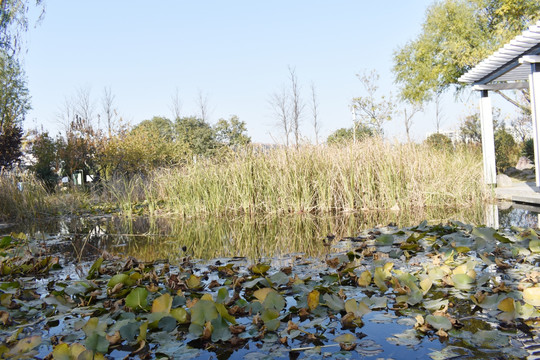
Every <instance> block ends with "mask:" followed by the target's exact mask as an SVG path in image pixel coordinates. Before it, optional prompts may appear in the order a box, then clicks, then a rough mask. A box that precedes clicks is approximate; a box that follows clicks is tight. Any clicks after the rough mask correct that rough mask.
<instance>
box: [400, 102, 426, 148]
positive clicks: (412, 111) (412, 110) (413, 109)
mask: <svg viewBox="0 0 540 360" xmlns="http://www.w3.org/2000/svg"><path fill="white" fill-rule="evenodd" d="M407 110H408V111H407ZM420 111H422V107H421V106H420V105H418V104H414V105H412V106H410V107H409V108H407V107H404V108H403V123H404V125H405V133H406V134H407V141H408V142H411V127H412V124H413V116H414V115H416V113H418V112H420Z"/></svg>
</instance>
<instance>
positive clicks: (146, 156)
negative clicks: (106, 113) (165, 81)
mask: <svg viewBox="0 0 540 360" xmlns="http://www.w3.org/2000/svg"><path fill="white" fill-rule="evenodd" d="M250 142H251V139H250V137H249V136H248V135H247V131H246V124H245V122H243V121H240V119H239V118H238V117H237V116H231V117H230V118H229V119H220V120H219V121H218V122H217V123H216V124H214V125H210V124H209V123H208V122H206V121H204V120H203V119H200V118H198V117H196V116H189V117H178V118H176V119H174V120H170V119H168V118H165V117H159V116H156V117H153V118H152V119H150V120H145V121H143V122H141V123H139V124H137V125H136V126H129V125H122V124H120V125H119V126H118V127H117V128H116V129H114V130H113V131H111V129H110V128H109V131H108V133H106V132H105V131H103V130H101V129H100V128H99V127H97V126H95V125H93V124H92V122H91V121H89V120H88V119H86V118H84V117H82V116H81V115H79V114H76V115H75V116H74V117H73V119H72V120H71V121H70V122H69V124H68V126H67V129H66V132H65V134H64V135H63V136H60V135H58V136H56V137H53V136H51V135H50V134H49V133H48V132H47V131H41V132H40V131H37V130H33V131H31V132H30V134H29V136H28V137H27V142H26V152H27V153H28V154H29V155H31V159H30V162H31V163H32V164H31V165H30V166H29V168H30V169H31V170H32V171H34V172H35V173H36V175H37V176H38V177H39V178H40V179H42V180H43V181H44V182H45V183H46V184H47V185H48V187H49V188H51V189H52V188H54V186H55V184H57V183H58V181H59V178H60V177H63V176H67V177H71V176H72V175H73V174H74V173H75V172H80V171H82V172H83V174H84V175H94V176H97V177H101V178H106V179H110V178H112V177H114V176H131V175H134V174H147V173H148V172H150V171H152V170H154V169H156V168H160V167H169V166H176V165H181V164H185V163H187V162H190V161H193V160H194V159H197V158H204V157H213V156H218V155H220V156H222V155H224V154H226V153H227V152H230V151H231V150H232V149H234V148H235V147H238V146H243V145H246V144H249V143H250Z"/></svg>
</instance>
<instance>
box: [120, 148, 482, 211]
mask: <svg viewBox="0 0 540 360" xmlns="http://www.w3.org/2000/svg"><path fill="white" fill-rule="evenodd" d="M133 181H135V180H133V179H132V180H130V183H131V182H133ZM130 191H131V193H132V194H131V195H128V194H125V195H123V198H124V201H130V199H131V198H134V195H133V194H135V193H136V194H137V196H136V197H137V198H138V199H139V200H142V199H144V200H146V201H147V203H148V204H149V206H151V208H152V209H158V208H159V209H161V210H162V211H166V212H173V213H176V214H180V215H185V216H195V215H201V214H214V215H224V214H230V213H248V214H264V213H280V212H284V213H329V212H347V211H361V210H388V209H391V208H394V209H397V208H399V209H400V210H402V211H412V210H413V209H416V210H417V209H422V208H426V207H449V208H459V207H467V206H472V205H475V204H479V203H484V202H485V201H486V200H489V199H490V198H491V194H490V192H489V190H488V188H487V187H486V186H484V185H483V182H482V162H481V155H480V154H479V153H478V152H477V151H475V150H472V149H469V148H467V147H457V148H456V149H455V150H454V151H452V152H445V151H435V150H433V149H431V148H428V147H426V146H424V145H417V144H399V143H389V142H385V141H382V140H379V139H369V140H367V141H364V142H362V143H359V144H356V145H352V144H351V145H347V146H341V147H330V146H329V147H326V146H319V147H314V146H306V147H302V148H300V149H299V150H295V149H286V148H277V149H272V150H265V151H262V150H260V149H253V148H251V149H246V150H244V151H239V152H236V153H234V154H232V155H230V156H229V157H227V158H222V159H219V160H216V159H209V160H204V159H203V160H199V161H197V162H195V163H194V164H192V165H189V166H185V167H182V168H173V169H162V170H158V171H156V172H154V173H152V174H151V175H150V176H149V177H147V178H146V179H145V180H144V181H143V180H142V179H141V180H140V181H139V182H138V186H134V187H131V188H130ZM125 206H126V205H123V207H125Z"/></svg>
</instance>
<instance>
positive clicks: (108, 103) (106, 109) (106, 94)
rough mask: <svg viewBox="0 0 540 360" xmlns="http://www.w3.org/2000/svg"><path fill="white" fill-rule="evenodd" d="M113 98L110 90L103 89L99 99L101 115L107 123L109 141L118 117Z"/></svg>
mask: <svg viewBox="0 0 540 360" xmlns="http://www.w3.org/2000/svg"><path fill="white" fill-rule="evenodd" d="M114 98H115V96H114V95H113V93H112V91H111V88H110V87H108V88H107V87H105V88H104V89H103V97H102V98H101V107H102V110H103V114H104V115H105V120H106V121H107V134H108V136H109V139H110V138H111V136H112V128H113V125H114V122H115V118H116V116H117V115H118V113H117V111H116V109H115V108H114Z"/></svg>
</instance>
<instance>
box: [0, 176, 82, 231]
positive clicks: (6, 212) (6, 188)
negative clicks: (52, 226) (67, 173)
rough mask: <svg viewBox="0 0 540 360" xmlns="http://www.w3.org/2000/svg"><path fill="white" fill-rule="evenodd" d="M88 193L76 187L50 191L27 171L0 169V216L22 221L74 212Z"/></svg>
mask: <svg viewBox="0 0 540 360" xmlns="http://www.w3.org/2000/svg"><path fill="white" fill-rule="evenodd" d="M87 198H88V196H87V194H86V193H84V192H81V191H77V190H68V191H59V192H57V193H55V194H50V193H48V192H47V189H46V187H45V185H44V184H43V182H41V181H40V180H38V179H37V178H36V177H35V176H34V175H33V174H30V173H15V172H2V173H0V219H3V220H16V221H26V220H35V219H38V218H45V217H49V216H54V215H61V214H73V213H78V212H79V211H80V210H81V209H82V208H85V207H88V199H87Z"/></svg>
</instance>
